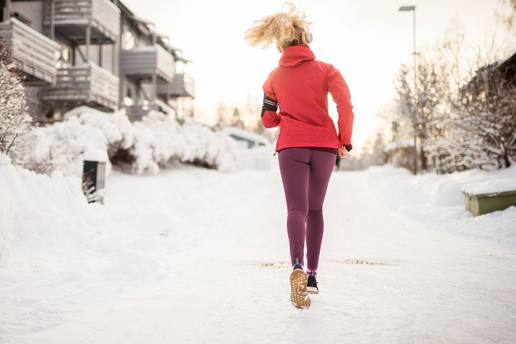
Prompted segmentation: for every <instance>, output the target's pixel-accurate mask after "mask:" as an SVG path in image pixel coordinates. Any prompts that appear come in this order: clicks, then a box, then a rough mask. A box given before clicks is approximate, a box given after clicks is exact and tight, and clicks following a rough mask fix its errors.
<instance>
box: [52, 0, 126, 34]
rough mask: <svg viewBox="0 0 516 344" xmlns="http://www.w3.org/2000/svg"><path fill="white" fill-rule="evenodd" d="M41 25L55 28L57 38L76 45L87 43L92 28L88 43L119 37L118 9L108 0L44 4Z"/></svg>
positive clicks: (66, 0) (63, 1)
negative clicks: (89, 30)
mask: <svg viewBox="0 0 516 344" xmlns="http://www.w3.org/2000/svg"><path fill="white" fill-rule="evenodd" d="M45 3H46V5H45V10H44V21H43V22H44V25H45V27H47V28H50V27H51V26H52V25H53V26H54V30H55V33H56V35H58V36H61V37H64V38H66V39H68V40H70V41H73V42H76V43H78V44H84V43H85V42H86V38H87V37H86V36H87V34H86V28H87V27H88V25H91V36H90V38H91V42H92V43H95V44H100V43H102V44H105V43H113V42H115V41H116V40H117V37H118V36H120V10H119V9H118V7H116V6H115V5H114V4H113V3H111V1H109V0H54V2H53V5H52V3H51V2H50V1H45Z"/></svg>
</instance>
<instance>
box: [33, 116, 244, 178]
mask: <svg viewBox="0 0 516 344" xmlns="http://www.w3.org/2000/svg"><path fill="white" fill-rule="evenodd" d="M31 136H32V137H31V139H30V142H31V143H30V145H31V148H30V149H29V151H30V154H29V156H28V158H27V160H28V161H27V164H26V166H27V167H29V168H30V169H33V170H36V171H40V172H48V171H53V170H58V171H61V172H63V173H64V174H66V175H76V176H79V175H80V174H81V171H82V161H83V160H84V159H95V160H102V161H109V160H110V159H111V160H112V161H113V159H114V157H115V156H116V157H118V155H119V154H120V153H121V152H123V153H124V154H123V156H124V157H125V159H126V160H128V161H124V163H125V162H127V163H129V164H130V165H131V169H130V170H131V172H134V173H138V174H141V173H145V172H151V173H157V172H158V171H159V170H160V168H161V167H166V166H169V165H170V164H173V163H175V162H178V161H179V162H193V163H196V164H200V165H204V166H209V167H215V168H217V169H218V170H219V171H224V172H226V171H233V170H235V169H236V168H237V160H238V159H239V158H240V155H241V154H242V153H241V152H240V148H239V147H238V144H237V143H236V142H235V141H234V140H233V139H231V138H230V137H229V136H228V135H226V134H224V133H221V132H214V131H213V130H211V129H210V128H209V127H206V126H203V125H201V124H199V123H195V122H193V121H191V120H187V121H186V122H185V123H184V124H183V125H180V124H179V123H178V122H177V121H176V120H175V119H173V118H171V117H169V116H165V115H163V114H162V113H159V112H155V111H151V112H150V113H149V114H148V115H147V116H145V117H144V119H143V120H142V121H140V122H136V123H131V122H129V120H128V119H127V116H126V115H125V112H124V111H123V110H122V111H118V112H115V113H104V112H100V111H97V110H94V109H91V108H88V107H80V108H77V109H74V110H72V111H70V112H69V113H67V114H66V115H65V120H64V121H63V122H61V123H56V124H54V125H51V126H48V127H42V128H35V129H34V130H33V132H32V135H31ZM116 159H117V158H115V160H116ZM108 169H109V164H108Z"/></svg>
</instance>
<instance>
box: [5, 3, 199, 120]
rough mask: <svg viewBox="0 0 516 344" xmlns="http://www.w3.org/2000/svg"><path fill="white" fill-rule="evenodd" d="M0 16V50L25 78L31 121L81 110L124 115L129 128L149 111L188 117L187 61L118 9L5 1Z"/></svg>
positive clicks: (151, 28)
mask: <svg viewBox="0 0 516 344" xmlns="http://www.w3.org/2000/svg"><path fill="white" fill-rule="evenodd" d="M0 9H1V18H2V19H3V21H2V22H1V23H0V40H1V44H2V45H3V46H4V47H6V48H7V49H9V51H10V52H11V57H12V60H13V62H14V63H15V64H16V65H17V66H18V68H19V69H20V71H22V72H23V74H24V79H25V84H26V86H27V90H28V92H29V97H28V99H29V109H30V112H31V114H33V116H34V117H35V119H36V120H38V121H54V120H59V119H61V118H62V114H63V113H64V112H66V111H67V110H69V109H71V108H73V107H76V106H80V105H88V106H92V107H95V108H98V109H101V110H106V111H112V110H115V109H119V108H125V109H126V110H127V113H128V116H129V118H130V119H132V120H138V119H141V117H142V116H143V115H144V114H145V113H146V112H147V111H148V110H150V109H155V110H159V111H162V112H164V113H170V114H172V113H177V115H178V116H179V117H184V116H188V115H191V113H192V107H191V104H192V101H193V99H194V97H195V83H194V80H193V79H192V78H191V77H190V76H189V75H188V74H186V73H184V72H183V69H184V65H185V64H187V63H188V62H189V61H188V60H187V59H185V58H184V57H183V56H182V55H181V51H180V50H179V49H177V48H174V47H172V46H171V45H170V43H169V42H168V38H167V37H165V36H163V35H160V34H159V33H158V32H157V30H156V27H155V25H154V24H153V23H152V22H149V21H146V20H144V19H141V18H138V17H137V16H136V15H134V13H133V12H132V11H131V10H130V9H129V8H128V7H127V6H126V5H124V4H123V3H122V2H120V1H116V0H4V1H0ZM185 104H186V105H185ZM188 105H189V106H188Z"/></svg>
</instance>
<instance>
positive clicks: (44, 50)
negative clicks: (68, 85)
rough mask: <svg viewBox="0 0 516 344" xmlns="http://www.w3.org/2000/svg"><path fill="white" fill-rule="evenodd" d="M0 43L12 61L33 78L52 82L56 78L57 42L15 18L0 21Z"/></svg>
mask: <svg viewBox="0 0 516 344" xmlns="http://www.w3.org/2000/svg"><path fill="white" fill-rule="evenodd" d="M0 40H1V41H2V42H1V45H4V46H6V47H7V48H8V49H9V52H10V54H11V57H12V59H13V62H14V63H15V64H16V65H17V67H18V68H19V69H20V70H22V71H23V72H24V73H26V74H27V76H28V77H29V78H28V79H29V80H31V79H35V80H37V81H43V82H45V83H49V84H52V83H54V82H55V79H56V71H57V69H56V63H57V55H58V46H57V43H56V42H54V41H52V40H51V39H48V38H47V37H45V36H44V35H42V34H41V33H39V32H38V31H36V30H34V29H32V28H31V27H30V26H28V25H25V24H24V23H22V22H20V21H19V20H17V19H16V18H10V19H9V20H8V21H6V22H3V23H0Z"/></svg>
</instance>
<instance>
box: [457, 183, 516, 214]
mask: <svg viewBox="0 0 516 344" xmlns="http://www.w3.org/2000/svg"><path fill="white" fill-rule="evenodd" d="M497 182H498V183H497ZM497 182H494V183H493V184H492V185H488V186H484V187H482V186H481V187H478V183H477V184H476V185H475V184H474V185H472V186H470V187H465V188H463V190H462V191H463V193H464V205H465V207H466V210H467V211H469V212H470V213H471V214H473V216H478V215H483V214H487V213H490V212H492V211H497V210H504V209H506V208H508V207H510V206H516V180H515V181H507V180H503V181H497ZM490 190H491V191H490Z"/></svg>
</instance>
